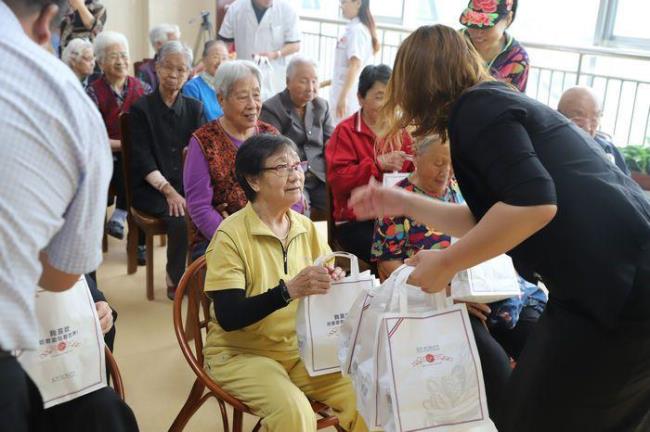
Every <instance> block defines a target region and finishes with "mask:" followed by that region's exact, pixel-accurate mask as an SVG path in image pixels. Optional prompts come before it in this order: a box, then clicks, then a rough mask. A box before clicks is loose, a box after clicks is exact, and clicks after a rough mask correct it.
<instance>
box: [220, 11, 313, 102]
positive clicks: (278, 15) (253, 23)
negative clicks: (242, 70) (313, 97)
mask: <svg viewBox="0 0 650 432" xmlns="http://www.w3.org/2000/svg"><path fill="white" fill-rule="evenodd" d="M219 36H220V37H222V38H224V39H227V40H233V41H234V43H235V49H236V51H237V58H238V59H240V60H253V54H257V53H260V52H274V51H278V50H280V49H281V48H282V47H283V46H284V45H285V44H287V43H290V42H300V39H301V36H302V33H301V31H300V21H299V19H298V14H297V13H296V11H295V10H294V8H293V7H292V6H291V5H290V4H289V3H288V2H287V1H286V0H274V1H273V5H272V6H271V7H269V8H268V10H267V11H266V12H265V13H264V16H263V17H262V20H261V21H260V22H259V23H258V22H257V17H256V16H255V10H254V9H253V4H252V3H251V0H237V1H236V2H234V3H233V4H231V5H230V7H228V9H227V10H226V15H225V16H224V18H223V23H222V24H221V28H220V29H219ZM288 61H289V59H288V58H287V57H281V58H279V59H275V60H271V67H272V77H271V79H272V83H271V84H272V85H273V89H272V91H268V92H267V93H269V94H271V96H272V95H273V94H275V93H277V92H279V91H281V90H283V89H284V87H285V83H286V71H287V64H288Z"/></svg>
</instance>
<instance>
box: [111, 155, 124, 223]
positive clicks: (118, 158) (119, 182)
mask: <svg viewBox="0 0 650 432" xmlns="http://www.w3.org/2000/svg"><path fill="white" fill-rule="evenodd" d="M111 187H112V188H113V190H114V191H115V208H117V209H120V210H124V211H126V210H127V208H126V207H127V205H126V188H125V186H124V172H123V171H122V154H121V153H113V177H111ZM108 204H109V205H111V204H113V203H108Z"/></svg>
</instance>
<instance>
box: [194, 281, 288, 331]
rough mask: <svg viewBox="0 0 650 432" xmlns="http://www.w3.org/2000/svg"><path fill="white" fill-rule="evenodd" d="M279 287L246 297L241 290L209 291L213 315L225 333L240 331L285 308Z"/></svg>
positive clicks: (285, 303) (285, 304)
mask: <svg viewBox="0 0 650 432" xmlns="http://www.w3.org/2000/svg"><path fill="white" fill-rule="evenodd" d="M281 290H282V288H281V286H280V285H278V286H276V287H275V288H271V289H270V290H268V291H267V292H265V293H263V294H259V295H256V296H252V297H246V292H245V291H244V290H243V289H237V288H234V289H226V290H219V291H210V292H208V293H207V294H208V296H209V297H210V299H211V300H212V303H213V304H214V315H215V317H216V318H217V322H218V323H219V325H220V326H221V328H222V329H224V330H225V331H233V330H240V329H242V328H244V327H246V326H249V325H251V324H254V323H256V322H258V321H260V320H262V319H264V318H266V317H267V316H268V315H270V314H272V313H273V312H275V311H276V310H278V309H282V308H283V307H285V306H287V304H288V303H287V302H286V301H285V300H284V298H283V297H282V292H281Z"/></svg>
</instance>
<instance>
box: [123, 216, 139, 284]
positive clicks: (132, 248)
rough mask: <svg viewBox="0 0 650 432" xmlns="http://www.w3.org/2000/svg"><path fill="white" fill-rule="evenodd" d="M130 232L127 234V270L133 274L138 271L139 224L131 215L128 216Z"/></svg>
mask: <svg viewBox="0 0 650 432" xmlns="http://www.w3.org/2000/svg"><path fill="white" fill-rule="evenodd" d="M126 220H127V223H128V233H127V236H126V272H127V273H128V274H133V273H135V272H136V271H138V231H139V229H138V226H137V225H136V224H135V222H133V220H132V219H131V216H130V215H129V216H128V217H127V218H126Z"/></svg>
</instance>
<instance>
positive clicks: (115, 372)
mask: <svg viewBox="0 0 650 432" xmlns="http://www.w3.org/2000/svg"><path fill="white" fill-rule="evenodd" d="M104 353H105V355H106V371H107V372H108V374H109V376H110V377H111V382H112V383H113V390H115V393H117V395H118V396H119V397H120V399H122V400H124V384H123V383H122V374H121V373H120V369H119V368H118V367H117V362H116V361H115V357H113V353H112V352H111V350H109V349H108V347H104Z"/></svg>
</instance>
